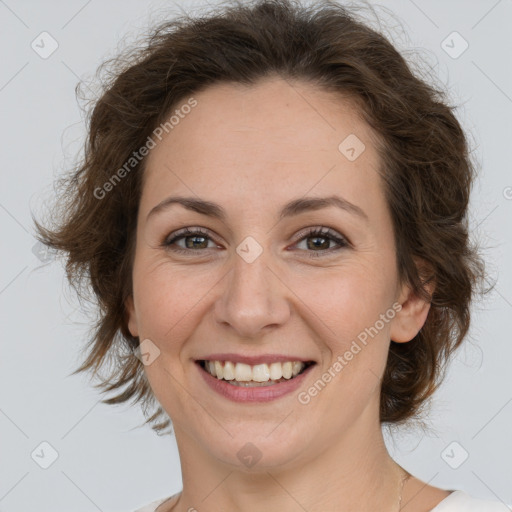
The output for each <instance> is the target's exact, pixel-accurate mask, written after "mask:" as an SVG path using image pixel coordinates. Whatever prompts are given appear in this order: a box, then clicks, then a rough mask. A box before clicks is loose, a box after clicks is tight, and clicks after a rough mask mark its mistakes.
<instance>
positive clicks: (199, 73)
mask: <svg viewBox="0 0 512 512" xmlns="http://www.w3.org/2000/svg"><path fill="white" fill-rule="evenodd" d="M244 4H245V5H234V6H232V7H228V8H224V9H222V10H219V11H218V12H217V13H214V14H212V15H211V16H209V17H208V18H201V19H185V18H183V19H181V20H176V21H171V22H166V23H164V24H162V26H161V27H159V28H158V29H157V30H156V31H155V33H154V34H153V37H151V38H150V39H149V41H148V44H147V45H146V46H145V47H144V48H142V49H140V50H139V51H138V53H136V54H135V55H134V54H131V55H129V58H128V59H127V61H126V62H127V63H126V65H124V62H125V61H122V60H121V59H120V60H119V61H118V62H119V63H120V64H122V66H121V67H119V68H116V72H115V73H114V75H113V76H114V78H113V79H112V80H111V81H110V82H109V84H108V87H107V89H106V91H105V92H104V94H103V96H102V97H101V98H100V99H99V100H98V101H97V102H96V104H95V106H94V109H93V111H92V116H91V119H90V126H89V136H88V141H87V146H86V156H85V158H84V161H83V162H82V164H81V166H80V168H79V169H78V170H77V172H76V173H75V175H74V176H72V177H71V178H70V180H69V187H68V188H67V190H66V191H65V193H66V198H67V201H63V202H62V203H61V204H62V205H63V208H62V209H61V210H60V211H59V212H58V214H59V215H60V217H59V218H60V221H59V225H58V226H56V227H55V228H54V229H52V230H50V229H46V228H44V227H42V226H41V225H40V224H38V223H36V224H37V228H38V231H39V236H40V239H41V241H43V242H44V243H46V244H47V245H49V246H51V247H53V248H55V249H58V250H62V251H66V252H67V253H68V261H67V272H68V277H69V278H70V280H71V281H72V282H74V283H75V284H79V283H80V282H82V280H84V279H85V280H86V281H87V280H90V282H91V285H92V289H93V290H94V293H95V294H96V297H97V300H98V302H99V304H100V306H101V311H102V317H101V320H100V322H99V323H98V326H97V330H96V332H95V336H94V339H93V340H92V344H91V349H90V352H89V354H88V357H87V359H86V360H85V361H84V363H83V365H82V366H81V367H80V368H79V369H78V370H77V372H79V371H88V370H93V371H94V372H95V373H96V371H97V370H98V368H100V367H101V366H102V364H103V363H104V362H105V360H106V359H107V358H108V356H111V355H114V356H115V358H116V359H115V361H117V364H116V365H115V367H114V368H113V369H111V373H110V375H108V378H107V379H105V381H104V382H103V384H102V385H103V388H104V389H105V390H106V391H112V390H120V392H119V394H118V395H117V396H115V397H113V398H111V399H109V400H107V401H106V402H107V403H119V402H123V401H126V400H129V399H131V398H133V397H136V399H137V400H138V401H139V402H140V403H141V404H142V405H143V406H144V408H145V410H148V409H149V408H150V407H151V406H155V409H156V410H155V411H153V412H154V413H153V414H152V415H151V417H150V418H149V419H148V421H149V422H153V423H154V425H153V428H154V429H155V430H156V431H157V432H159V431H161V430H163V429H164V428H165V427H167V426H169V425H170V422H169V419H168V418H167V416H166V415H168V417H169V418H170V419H171V420H172V426H173V429H174V433H175V435H176V440H177V444H178V449H179V453H180V459H181V466H182V475H183V491H182V492H181V493H179V494H178V495H175V496H172V497H170V498H162V499H160V500H157V501H155V502H153V503H151V504H149V505H148V506H146V507H144V508H142V509H139V511H155V510H156V511H157V512H168V511H171V510H172V511H174V512H184V511H189V512H190V511H195V510H197V511H199V512H202V511H208V512H217V511H222V512H226V511H229V512H231V511H244V512H252V511H261V510H265V511H269V512H270V511H276V512H277V511H280V512H283V511H285V512H286V511H296V510H308V511H311V512H313V511H315V512H316V511H318V512H320V511H321V512H325V511H358V512H360V511H370V510H371V511H375V510H379V511H385V512H387V511H389V512H394V511H399V510H409V511H414V512H426V511H430V510H435V511H436V512H446V511H473V510H479V511H480V510H482V511H488V512H494V511H496V512H497V511H505V510H508V508H507V507H506V506H505V505H504V504H502V503H498V502H489V501H482V500H477V499H476V498H472V497H471V496H469V495H468V494H467V493H465V492H463V491H456V490H445V489H441V488H438V487H434V486H431V485H428V484H426V483H425V482H422V481H421V480H419V479H418V478H416V477H414V476H413V475H411V474H409V473H408V472H407V471H405V470H404V469H403V468H401V467H400V466H399V465H398V464H397V463H396V462H395V461H394V460H393V459H392V458H391V456H390V455H389V453H388V452H387V449H386V446H385V444H384V440H383V436H382V426H383V425H384V424H402V423H404V422H406V421H407V420H410V419H412V418H415V417H418V416H419V414H420V412H421V410H422V406H423V405H425V404H426V403H427V400H428V399H429V398H430V397H431V396H432V394H433V392H434V391H435V390H436V388H437V387H438V386H439V384H440V382H441V379H442V370H441V368H442V367H443V366H442V363H443V362H445V361H446V360H447V359H448V358H449V356H450V355H451V354H452V353H453V352H454V350H455V349H456V348H457V347H459V346H460V345H461V343H462V341H463V339H464V337H465V335H466V333H467V330H468V328H469V321H470V315H469V307H470V304H471V300H472V298H473V297H474V295H475V293H476V290H477V286H478V285H479V284H480V283H481V282H482V279H483V263H482V261H481V259H480V256H479V254H478V252H477V249H476V248H475V247H473V246H472V245H471V244H470V241H469V237H468V229H467V214H468V211H467V208H468V201H469V195H470V189H471V184H472V180H473V177H474V168H473V166H472V163H471V161H470V159H469V156H468V154H469V151H468V147H467V141H466V137H465V135H464V133H463V131H462V129H461V127H460V125H459V123H458V121H457V120H456V118H455V116H454V115H453V113H452V109H451V107H449V106H448V105H447V104H446V103H445V102H443V101H442V95H441V93H440V92H439V91H436V90H434V89H433V88H432V87H431V86H429V85H428V84H426V83H424V82H423V81H421V80H420V79H419V78H417V77H415V76H414V75H413V74H412V73H411V71H410V69H409V68H408V66H407V64H406V63H405V61H404V60H403V59H402V57H401V56H400V55H399V54H398V52H397V51H396V50H395V49H394V47H393V46H392V45H391V44H390V43H389V42H388V41H387V40H386V39H385V38H384V37H382V36H381V35H379V34H378V33H376V32H375V31H373V30H372V29H370V28H368V27H367V26H366V25H365V24H363V23H361V22H359V21H358V20H357V19H356V17H355V15H351V14H350V13H349V12H348V11H347V10H346V9H344V8H343V7H341V6H339V5H335V4H332V3H328V2H326V3H317V5H316V6H314V7H303V6H301V5H300V4H298V3H291V2H287V1H260V2H257V3H247V2H245V3H244ZM64 205H65V206H64ZM126 349H129V351H128V353H127V352H126ZM122 388H124V389H122ZM158 421H160V423H157V422H158Z"/></svg>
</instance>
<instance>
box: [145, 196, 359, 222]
mask: <svg viewBox="0 0 512 512" xmlns="http://www.w3.org/2000/svg"><path fill="white" fill-rule="evenodd" d="M173 204H179V205H181V206H183V207H184V208H186V209H187V210H192V211H194V212H197V213H200V214H202V215H207V216H209V217H213V218H215V219H218V220H220V221H222V222H226V219H227V215H226V211H225V210H224V208H222V207H221V206H220V205H218V204H216V203H212V202H211V201H205V200H203V199H199V198H197V197H180V196H170V197H167V198H166V199H164V200H163V201H161V202H160V203H158V204H157V205H156V206H155V207H154V208H152V209H151V211H150V212H149V213H148V215H147V217H146V222H147V220H148V219H149V218H150V217H152V216H153V215H155V214H157V213H159V212H162V211H164V210H167V209H168V208H169V207H170V206H171V205H173ZM330 206H335V207H337V208H340V209H341V210H344V211H346V212H348V213H351V214H353V215H356V216H358V217H360V218H361V219H364V220H365V221H367V222H368V220H369V219H368V215H366V213H365V212H364V211H363V210H362V209H361V208H360V207H359V206H357V205H355V204H353V203H351V202H350V201H347V200H346V199H344V198H342V197H340V196H336V195H331V196H328V197H301V198H299V199H294V200H293V201H290V202H289V203H287V204H286V205H284V207H283V208H282V209H281V211H280V213H279V220H282V219H284V218H287V217H292V216H294V215H299V214H301V213H304V212H309V211H315V210H321V209H323V208H328V207H330Z"/></svg>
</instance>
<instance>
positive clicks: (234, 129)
mask: <svg viewBox="0 0 512 512" xmlns="http://www.w3.org/2000/svg"><path fill="white" fill-rule="evenodd" d="M191 96H192V97H193V98H194V99H195V100H196V102H197V105H196V106H195V107H194V108H192V109H190V112H189V113H188V114H184V115H182V116H180V119H179V122H178V123H177V124H175V125H174V127H173V128H172V130H170V131H169V133H167V134H165V135H164V136H163V138H162V140H161V141H160V142H158V143H157V145H156V147H155V148H154V149H152V150H151V151H150V153H149V155H148V157H147V161H146V169H145V173H146V175H145V180H144V181H145V184H144V191H143V203H148V204H142V205H141V207H142V208H143V209H144V208H146V209H147V208H150V207H151V206H152V204H149V203H155V202H158V201H159V200H161V199H163V198H164V197H165V196H166V195H167V194H168V193H170V192H172V193H183V194H184V195H187V196H190V195H198V196H200V197H202V198H208V197H211V194H212V193H215V198H216V200H217V201H223V200H224V201H229V202H230V203H231V204H232V205H233V206H236V205H238V207H239V208H243V207H244V205H245V206H247V204H248V203H251V204H254V201H256V202H259V203H262V202H263V201H267V200H268V201H271V202H273V201H276V202H278V203H282V202H283V201H284V200H285V199H288V198H290V196H297V197H300V196H303V195H305V194H308V192H309V194H308V195H327V193H329V194H331V193H333V192H339V193H340V194H342V195H344V196H345V197H346V198H347V199H349V200H350V201H352V202H358V203H359V204H365V203H368V204H370V203H371V202H372V201H373V202H374V201H376V200H377V197H375V196H376V195H379V194H380V192H381V190H380V180H379V176H378V173H377V169H378V167H379V156H378V154H377V151H376V148H375V143H374V141H375V140H376V137H375V134H374V133H373V132H372V130H371V129H370V127H369V126H368V125H367V124H366V123H365V122H364V121H363V120H362V119H361V116H360V113H359V111H358V109H357V107H356V105H355V103H354V101H353V100H350V99H348V98H346V97H342V96H341V95H337V94H334V93H332V92H327V91H325V90H323V89H320V88H319V87H317V86H314V85H312V84H307V83H303V82H289V81H286V80H283V79H267V80H264V81H261V82H259V83H258V84H256V85H252V86H245V85H240V84H232V83H223V84H216V85H214V86H212V87H209V88H208V89H205V90H203V91H201V92H199V93H197V94H193V95H191ZM187 100H188V98H185V99H184V100H183V101H182V103H181V104H185V103H187ZM175 109H180V104H178V105H177V106H176V107H175ZM186 110H187V111H189V109H186ZM174 111H175V110H173V112H174ZM345 141H348V142H345ZM340 144H341V147H340ZM350 146H352V147H350ZM363 148H364V149H363ZM347 149H348V150H351V149H354V151H352V152H351V153H350V152H349V153H347V152H346V151H347ZM361 150H362V152H361ZM354 152H356V158H355V159H353V155H354ZM360 152H361V153H360ZM359 153H360V154H359ZM358 154H359V156H357V155H358ZM347 156H349V157H351V158H348V157H347Z"/></svg>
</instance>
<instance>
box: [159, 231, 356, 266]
mask: <svg viewBox="0 0 512 512" xmlns="http://www.w3.org/2000/svg"><path fill="white" fill-rule="evenodd" d="M170 236H171V237H172V238H169V237H168V238H167V239H166V240H164V242H163V244H162V246H163V247H165V248H167V249H169V250H171V251H173V252H176V253H178V254H187V253H188V254H190V253H191V252H197V251H200V250H201V249H183V248H176V247H174V248H172V247H171V246H172V245H173V244H174V243H175V242H176V241H178V240H180V239H182V238H187V237H189V236H201V237H204V238H207V239H209V240H211V241H213V242H214V240H213V239H212V238H211V237H210V236H209V233H208V231H204V230H203V229H201V228H184V229H182V230H180V231H177V232H176V233H173V234H171V235H170ZM299 236H300V238H299V239H298V240H297V241H296V242H295V244H298V243H299V242H302V241H303V240H305V239H307V238H313V237H318V238H325V239H329V240H331V241H334V242H336V243H337V244H338V245H339V247H337V248H334V249H332V248H331V249H322V250H320V251H307V250H306V252H309V254H308V257H310V258H319V257H320V258H321V257H324V256H328V255H330V254H332V253H333V252H337V251H339V250H341V249H343V248H346V247H349V246H350V244H349V242H348V241H347V239H345V238H344V237H342V236H341V235H338V234H337V233H336V232H335V231H333V230H332V229H330V228H327V227H313V228H308V229H307V230H306V231H303V232H301V233H300V235H299ZM203 250H206V249H203Z"/></svg>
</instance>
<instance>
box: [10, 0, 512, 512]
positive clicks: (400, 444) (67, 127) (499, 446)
mask: <svg viewBox="0 0 512 512" xmlns="http://www.w3.org/2000/svg"><path fill="white" fill-rule="evenodd" d="M211 3H214V2H213V0H211ZM374 4H375V5H385V6H386V7H387V8H388V9H390V11H392V12H393V13H395V15H396V16H397V18H398V20H401V22H402V23H403V26H404V29H405V31H406V33H407V36H408V38H409V39H407V37H405V36H403V35H400V28H399V26H397V20H396V19H395V20H392V19H391V18H386V16H384V17H383V21H385V20H386V19H388V20H389V26H390V27H391V30H392V31H395V34H396V44H397V45H398V46H399V47H400V48H401V49H413V50H418V51H422V52H423V53H424V55H425V57H426V58H427V59H428V60H429V62H430V65H431V66H433V68H434V72H435V73H436V74H437V75H438V76H439V77H440V79H441V81H442V82H446V83H447V84H448V85H449V87H450V90H451V92H452V97H453V101H454V102H455V103H457V104H460V105H462V106H461V108H460V109H459V111H458V114H459V118H460V119H461V121H462V122H463V125H464V127H465V128H466V129H467V130H469V131H470V133H471V136H472V138H473V139H474V147H475V151H476V156H477V158H478V159H479V161H481V162H482V171H481V178H480V180H479V182H478V184H477V187H476V189H475V193H474V197H473V203H472V218H473V221H472V226H473V230H474V233H475V234H476V235H478V237H479V238H480V240H482V242H483V243H484V244H485V245H486V246H487V248H488V249H487V250H486V252H485V256H486V259H487V261H488V264H489V270H490V271H491V273H492V275H493V276H494V277H496V278H497V288H496V290H495V291H494V293H493V294H492V295H491V296H489V297H488V299H487V301H486V302H485V303H482V304H478V305H476V308H475V314H474V320H473V327H472V330H471V334H470V337H469V339H468V343H467V344H466V346H465V348H464V349H463V350H461V351H460V352H459V354H458V356H457V358H456V360H455V361H454V362H453V364H452V365H451V367H450V370H449V374H448V378H447V380H446V382H445V384H444V386H443V387H442V389H441V390H440V391H439V393H438V394H437V395H436V398H435V401H434V403H433V408H432V414H431V419H430V426H431V429H430V431H428V432H426V433H425V432H423V431H421V430H420V429H408V430H404V429H401V430H398V431H397V432H396V433H395V434H394V435H393V437H390V436H388V435H387V437H386V439H387V444H388V446H389V449H390V451H391V453H392V454H394V456H395V457H396V458H397V460H398V462H399V463H401V464H402V465H403V466H404V467H405V468H407V469H408V470H409V471H410V472H412V473H413V474H414V475H416V476H418V477H419V478H421V479H422V480H424V481H426V482H429V483H430V484H432V485H436V486H439V487H442V488H445V489H464V490H466V491H468V492H470V493H472V494H473V495H474V496H478V497H483V498H489V499H495V500H497V499H500V500H502V501H504V502H506V503H508V504H511V503H512V466H511V460H512V437H511V436H510V425H511V424H512V404H511V402H512V385H511V377H510V375H511V371H510V365H511V361H512V340H511V337H510V325H509V320H510V318H511V315H512V292H511V289H512V266H511V265H510V261H511V259H512V246H511V240H512V236H511V234H512V233H511V227H510V226H511V220H512V200H511V198H512V188H510V187H512V175H511V164H510V156H509V155H510V147H511V141H512V129H511V123H510V116H511V114H512V74H511V70H510V51H511V49H512V44H511V43H512V35H511V30H510V27H511V26H512V23H511V22H512V1H511V0H501V1H496V0H480V1H476V0H473V1H463V0H458V1H450V2H447V1H444V0H436V1H429V2H420V0H416V1H414V2H413V1H411V0H393V1H385V2H374ZM174 5H179V6H181V7H183V8H184V9H186V10H190V7H191V6H194V9H196V8H197V7H198V6H201V5H206V4H205V3H204V2H194V3H191V2H180V3H179V4H174ZM164 6H166V7H169V6H170V7H172V6H173V4H171V3H169V2H165V1H159V2H157V1H152V2H150V1H145V0H144V1H140V0H139V1H137V2H136V1H134V0H131V1H126V0H123V1H121V0H115V1H114V0H109V1H98V0H92V1H88V2H87V1H84V0H72V1H57V0H53V1H48V2H36V1H15V0H6V1H1V0H0V48H1V50H0V51H1V55H2V60H1V62H2V65H1V67H0V109H1V118H0V119H1V141H2V146H3V151H2V161H1V171H0V172H1V180H2V181H1V182H2V187H1V189H0V223H1V229H2V242H1V248H0V254H1V265H0V268H1V271H0V272H1V273H0V313H1V326H2V330H1V336H0V338H1V343H2V350H1V357H0V365H1V371H0V378H1V385H0V439H1V441H0V442H1V452H0V512H18V511H24V512H30V511H36V510H38V511H39V510H52V511H53V512H58V511H69V510H73V511H74V512H80V511H95V510H100V511H105V512H106V511H112V512H114V511H129V510H133V509H134V508H136V507H137V506H140V505H142V504H144V503H147V502H149V501H152V500H155V499H157V498H160V497H164V496H168V495H170V494H172V493H174V492H177V491H179V490H181V480H180V469H179V461H178V456H177V450H176V446H175V440H174V438H173V437H172V436H171V437H170V436H166V437H159V436H157V435H156V434H154V433H153V431H152V430H151V429H150V428H149V427H145V428H137V426H138V425H140V424H141V423H142V422H143V419H144V418H143V415H142V413H141V412H140V410H139V409H138V407H133V408H131V409H130V408H129V406H128V405H127V406H118V407H109V406H106V405H103V404H100V403H98V402H99V400H100V398H101V396H100V395H99V394H98V392H97V391H96V390H95V389H94V388H93V387H92V386H91V385H90V384H89V382H88V380H87V378H86V377H83V376H74V377H70V376H69V374H70V373H71V372H72V371H73V369H75V368H76V367H77V365H78V363H79V352H78V351H79V348H81V347H82V346H83V344H84V342H85V336H86V332H87V321H86V320H85V319H84V316H83V315H82V314H81V312H80V307H79V303H78V302H77V301H76V299H75V298H74V295H73V294H72V292H70V291H69V289H68V288H67V285H66V282H65V280H64V273H63V269H62V265H61V264H60V263H59V262H58V261H52V260H50V261H49V262H47V263H44V262H43V261H41V259H40V258H38V257H37V256H36V255H35V254H34V252H33V246H34V243H35V240H34V238H33V236H32V235H33V230H32V226H31V216H30V211H31V210H32V211H34V213H36V214H37V213H38V212H40V211H41V205H42V203H43V201H44V200H45V199H48V198H51V196H52V193H53V180H54V179H55V178H56V177H57V176H58V175H59V173H61V172H62V171H63V170H64V169H66V168H68V167H69V165H70V164H71V163H72V161H73V158H74V157H75V156H76V154H77V151H79V149H80V144H81V142H82V140H83V133H84V123H83V118H82V114H81V111H80V109H79V107H78V105H77V102H76V100H75V92H74V88H75V85H76V83H77V81H78V79H79V78H91V76H92V74H93V73H94V71H95V70H96V67H97V66H98V65H99V64H100V63H101V62H102V61H103V60H104V59H105V58H107V57H110V56H113V55H114V54H115V53H116V48H117V45H118V43H119V41H120V39H121V38H122V37H124V36H126V35H127V34H134V35H137V34H139V33H140V32H143V31H144V30H145V29H146V27H147V25H148V24H149V23H151V20H155V21H158V20H160V19H162V17H163V14H162V11H161V9H162V8H163V7H164ZM174 10H175V12H179V9H178V8H176V7H174ZM393 27H395V28H393ZM43 31H47V32H49V33H50V34H51V35H52V37H53V38H54V39H55V40H56V41H57V42H58V45H59V47H58V49H57V50H56V51H55V52H54V53H53V54H52V55H51V56H50V57H49V58H47V59H43V58H41V57H40V56H39V55H38V54H37V53H36V52H35V51H34V50H33V49H32V48H31V42H32V41H33V40H34V39H36V38H37V37H38V35H39V34H40V33H41V32H43ZM453 31H457V32H459V33H460V35H461V36H462V37H463V38H464V39H465V40H466V41H467V42H468V43H469V47H468V49H467V50H466V51H465V52H464V53H463V54H462V55H460V56H459V57H458V58H452V57H451V56H450V55H448V54H447V53H446V52H445V51H444V50H443V48H442V47H441V43H442V41H443V40H445V39H446V38H447V36H448V35H449V34H451V33H452V32H453ZM130 37H131V36H129V38H128V42H129V40H130ZM448 42H449V44H450V45H452V46H454V49H453V50H452V52H453V51H456V50H457V49H458V48H460V46H457V45H459V44H460V41H459V42H457V41H455V42H454V43H450V39H448ZM43 259H44V258H43ZM507 263H508V264H507ZM44 441H46V442H48V443H50V445H52V446H53V447H54V448H55V450H56V451H57V452H58V458H57V460H56V461H55V462H54V463H53V464H52V465H51V466H50V467H49V468H48V469H42V468H41V467H40V466H39V465H38V464H36V462H35V461H34V460H33V459H32V458H31V454H32V453H33V452H34V450H36V453H39V454H40V459H39V460H42V459H43V458H44V457H47V456H48V454H49V451H48V449H46V448H44V447H43V448H41V447H40V443H42V442H44ZM452 442H457V443H459V444H460V446H461V447H463V449H464V450H466V451H467V452H468V453H469V458H468V459H467V460H466V461H465V462H464V463H463V464H462V465H461V466H460V467H459V468H458V469H453V468H452V467H450V465H449V464H448V463H447V462H445V460H444V459H443V455H442V454H443V453H444V454H445V455H444V458H445V459H450V460H456V459H458V458H459V457H460V456H461V450H462V448H460V447H459V446H458V445H456V446H455V448H454V450H453V451H452V450H451V448H453V446H452V447H451V448H449V449H448V451H445V450H446V448H447V447H448V446H449V445H450V444H451V443H452ZM41 450H42V451H41ZM43 453H44V456H43V455H42V454H43ZM447 455H448V456H447ZM34 458H36V459H37V457H36V456H35V455H34ZM452 465H453V462H452Z"/></svg>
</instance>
